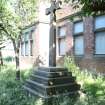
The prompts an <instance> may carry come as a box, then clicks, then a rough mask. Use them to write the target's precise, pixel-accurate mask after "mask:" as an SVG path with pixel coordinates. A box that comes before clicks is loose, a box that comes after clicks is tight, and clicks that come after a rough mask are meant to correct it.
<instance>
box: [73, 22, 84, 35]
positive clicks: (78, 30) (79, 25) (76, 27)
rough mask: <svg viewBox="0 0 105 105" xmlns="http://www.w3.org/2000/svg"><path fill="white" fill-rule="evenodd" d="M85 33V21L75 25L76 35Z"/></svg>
mask: <svg viewBox="0 0 105 105" xmlns="http://www.w3.org/2000/svg"><path fill="white" fill-rule="evenodd" d="M81 32H83V21H81V22H77V23H74V34H77V33H81Z"/></svg>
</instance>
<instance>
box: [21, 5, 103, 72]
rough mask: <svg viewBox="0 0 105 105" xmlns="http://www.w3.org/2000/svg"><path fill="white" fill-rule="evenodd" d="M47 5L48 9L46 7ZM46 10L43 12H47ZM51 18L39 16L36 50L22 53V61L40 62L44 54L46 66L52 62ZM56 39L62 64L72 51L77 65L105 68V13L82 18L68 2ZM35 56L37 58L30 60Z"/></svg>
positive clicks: (58, 15)
mask: <svg viewBox="0 0 105 105" xmlns="http://www.w3.org/2000/svg"><path fill="white" fill-rule="evenodd" d="M43 8H44V9H45V7H43ZM44 9H43V12H41V15H44V12H45V11H44ZM72 15H74V19H73V21H71V20H70V16H72ZM41 17H43V16H41ZM48 20H49V17H48V16H44V19H40V18H39V20H38V22H37V23H36V24H34V26H35V28H34V29H35V30H34V34H33V45H32V46H31V45H30V46H31V47H32V49H33V56H30V55H29V56H27V55H26V56H23V57H22V56H20V58H21V61H22V60H24V61H25V62H26V61H28V62H27V64H28V63H30V64H33V63H35V62H36V58H37V57H38V58H39V55H41V59H42V60H43V59H44V61H43V62H45V65H48V60H47V59H48V51H49V46H48V42H49V21H48ZM28 29H29V28H28ZM44 35H46V37H45V36H44ZM56 41H57V47H56V48H57V64H62V63H63V57H64V55H66V54H68V55H74V57H75V61H76V63H77V65H78V66H80V67H81V68H87V69H89V70H96V71H100V72H104V71H105V14H102V15H98V16H95V17H91V16H90V17H83V18H80V17H79V10H76V12H75V10H73V9H72V8H71V6H68V5H66V6H65V7H63V9H61V10H58V11H57V38H56ZM26 46H27V45H26ZM21 49H22V46H21ZM21 51H22V50H21ZM22 52H23V51H22ZM23 58H24V59H23ZM31 58H33V60H29V59H31ZM22 62H23V61H22ZM25 62H24V63H23V64H25Z"/></svg>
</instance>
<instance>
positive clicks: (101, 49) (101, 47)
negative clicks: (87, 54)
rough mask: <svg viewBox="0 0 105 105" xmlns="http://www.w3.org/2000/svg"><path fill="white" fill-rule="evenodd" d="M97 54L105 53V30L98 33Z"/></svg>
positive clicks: (96, 41)
mask: <svg viewBox="0 0 105 105" xmlns="http://www.w3.org/2000/svg"><path fill="white" fill-rule="evenodd" d="M95 54H105V32H98V33H96V39H95Z"/></svg>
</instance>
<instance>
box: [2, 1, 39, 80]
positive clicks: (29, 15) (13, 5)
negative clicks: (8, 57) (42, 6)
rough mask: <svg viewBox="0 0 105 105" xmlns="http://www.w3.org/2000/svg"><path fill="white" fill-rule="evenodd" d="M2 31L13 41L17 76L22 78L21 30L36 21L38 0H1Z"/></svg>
mask: <svg viewBox="0 0 105 105" xmlns="http://www.w3.org/2000/svg"><path fill="white" fill-rule="evenodd" d="M0 2H1V4H0V31H3V32H5V34H6V37H7V38H8V39H10V40H11V41H12V43H13V47H14V52H15V59H16V70H17V71H16V78H17V79H20V69H19V48H20V41H21V31H22V28H23V27H25V26H26V25H29V24H31V23H33V22H34V21H35V18H36V4H37V0H8V1H7V0H0Z"/></svg>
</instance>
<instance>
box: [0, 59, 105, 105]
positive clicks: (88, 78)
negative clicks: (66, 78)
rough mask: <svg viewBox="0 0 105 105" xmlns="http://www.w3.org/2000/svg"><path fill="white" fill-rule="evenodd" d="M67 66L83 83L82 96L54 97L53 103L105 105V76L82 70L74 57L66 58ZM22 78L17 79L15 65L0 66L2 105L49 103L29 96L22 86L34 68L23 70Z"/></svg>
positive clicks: (80, 82)
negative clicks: (75, 62)
mask: <svg viewBox="0 0 105 105" xmlns="http://www.w3.org/2000/svg"><path fill="white" fill-rule="evenodd" d="M65 66H66V67H67V68H68V69H69V71H70V72H71V71H72V73H73V75H74V76H76V77H77V82H78V83H79V84H81V91H80V97H79V98H77V99H76V100H75V101H74V100H72V99H73V98H71V97H69V96H59V97H57V98H53V99H52V103H53V105H105V77H103V76H102V75H98V76H97V75H93V74H91V73H89V72H87V71H80V69H79V67H77V66H76V65H75V64H74V60H73V59H72V57H66V58H65ZM21 72H22V73H21V77H22V78H21V80H20V81H17V80H15V67H14V66H13V65H5V66H3V67H1V68H0V105H43V104H44V105H47V103H46V102H47V101H46V102H45V101H44V100H42V99H40V98H37V97H33V96H29V95H27V93H26V92H25V91H24V90H23V88H22V86H23V84H24V83H25V80H26V79H27V78H29V75H30V74H31V73H32V70H23V71H21Z"/></svg>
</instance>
